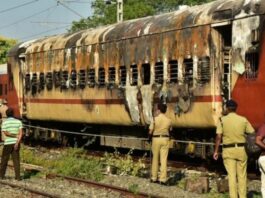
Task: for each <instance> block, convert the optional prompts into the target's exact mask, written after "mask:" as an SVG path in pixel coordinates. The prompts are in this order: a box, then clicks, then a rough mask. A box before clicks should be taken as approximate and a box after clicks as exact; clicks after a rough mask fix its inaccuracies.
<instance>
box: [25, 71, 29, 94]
mask: <svg viewBox="0 0 265 198" xmlns="http://www.w3.org/2000/svg"><path fill="white" fill-rule="evenodd" d="M25 90H26V92H28V91H30V74H26V76H25Z"/></svg>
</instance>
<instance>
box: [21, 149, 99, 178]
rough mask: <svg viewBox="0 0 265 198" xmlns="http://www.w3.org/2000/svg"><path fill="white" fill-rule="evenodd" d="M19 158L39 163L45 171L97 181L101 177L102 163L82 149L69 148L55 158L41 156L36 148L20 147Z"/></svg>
mask: <svg viewBox="0 0 265 198" xmlns="http://www.w3.org/2000/svg"><path fill="white" fill-rule="evenodd" d="M21 159H22V161H23V162H25V163H30V164H35V165H39V166H42V167H44V168H45V171H46V172H47V173H57V174H62V175H65V176H71V177H78V178H83V179H91V180H95V181H99V180H101V179H103V174H102V164H101V162H100V160H99V159H95V158H91V157H87V155H86V154H85V152H84V151H83V150H82V149H76V148H69V149H67V150H66V151H65V152H63V153H62V154H61V155H58V156H57V157H56V158H51V157H50V156H46V157H45V156H42V155H40V154H38V153H37V151H36V150H30V149H26V148H22V149H21Z"/></svg>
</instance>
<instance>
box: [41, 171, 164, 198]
mask: <svg viewBox="0 0 265 198" xmlns="http://www.w3.org/2000/svg"><path fill="white" fill-rule="evenodd" d="M46 177H47V178H51V179H52V178H56V177H57V178H63V179H66V180H68V181H73V182H78V183H82V184H87V185H89V186H92V187H95V188H105V189H109V190H112V191H117V192H119V193H121V194H124V195H126V196H133V197H137V198H142V197H151V198H160V197H159V196H156V195H150V194H147V193H141V192H137V193H134V192H131V191H129V190H128V189H126V188H121V187H117V186H112V185H108V184H103V183H98V182H94V181H88V180H84V179H78V178H74V177H67V176H62V175H56V174H48V175H47V176H46Z"/></svg>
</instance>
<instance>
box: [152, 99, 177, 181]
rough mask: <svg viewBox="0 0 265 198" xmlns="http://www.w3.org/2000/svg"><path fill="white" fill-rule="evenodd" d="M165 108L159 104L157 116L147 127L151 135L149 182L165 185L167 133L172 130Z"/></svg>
mask: <svg viewBox="0 0 265 198" xmlns="http://www.w3.org/2000/svg"><path fill="white" fill-rule="evenodd" d="M166 111H167V106H166V105H165V104H162V103H159V104H158V110H157V116H156V117H155V119H154V122H153V123H151V125H150V127H149V135H152V153H153V159H152V171H151V182H154V183H158V182H160V184H162V185H166V182H167V156H168V150H169V131H170V130H171V129H172V127H171V120H170V119H169V118H167V117H166V115H165V113H166ZM159 158H160V164H161V168H160V177H159V180H158V167H159Z"/></svg>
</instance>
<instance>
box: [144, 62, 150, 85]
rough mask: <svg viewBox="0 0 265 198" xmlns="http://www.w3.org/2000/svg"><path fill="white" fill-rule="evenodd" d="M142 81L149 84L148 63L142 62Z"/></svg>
mask: <svg viewBox="0 0 265 198" xmlns="http://www.w3.org/2000/svg"><path fill="white" fill-rule="evenodd" d="M142 82H143V84H144V85H149V84H150V64H142Z"/></svg>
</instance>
